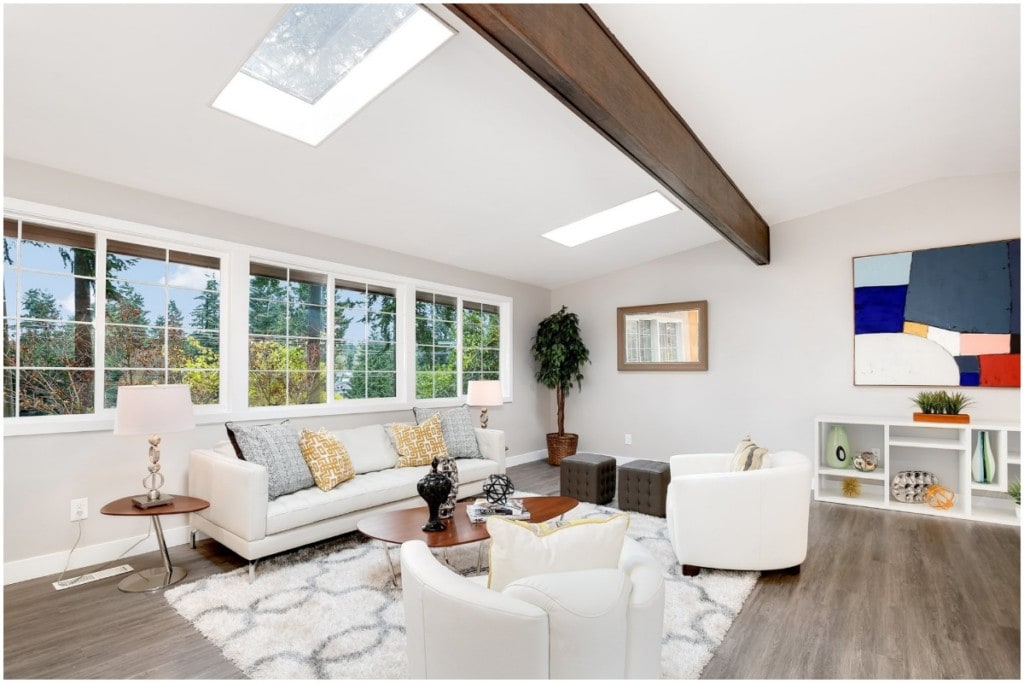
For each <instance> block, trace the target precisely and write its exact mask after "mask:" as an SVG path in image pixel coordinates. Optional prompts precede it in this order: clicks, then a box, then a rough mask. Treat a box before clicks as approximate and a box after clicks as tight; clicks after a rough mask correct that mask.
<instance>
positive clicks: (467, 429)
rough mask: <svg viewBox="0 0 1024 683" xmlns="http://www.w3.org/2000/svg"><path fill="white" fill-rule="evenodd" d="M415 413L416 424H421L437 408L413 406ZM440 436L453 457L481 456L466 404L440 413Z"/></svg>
mask: <svg viewBox="0 0 1024 683" xmlns="http://www.w3.org/2000/svg"><path fill="white" fill-rule="evenodd" d="M412 411H413V413H414V414H415V415H416V424H423V422H424V421H426V420H428V419H430V417H431V416H432V415H434V414H435V413H440V412H441V411H439V410H434V409H432V408H413V409H412ZM441 436H442V437H444V446H445V448H447V449H448V455H450V456H451V457H453V458H482V457H484V456H483V455H481V454H480V446H479V445H478V444H477V442H476V432H475V431H473V418H472V417H471V416H470V414H469V409H468V408H466V406H459V407H458V408H452V409H451V410H446V411H445V412H443V413H441Z"/></svg>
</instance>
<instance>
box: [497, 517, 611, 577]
mask: <svg viewBox="0 0 1024 683" xmlns="http://www.w3.org/2000/svg"><path fill="white" fill-rule="evenodd" d="M628 527H629V515H627V514H625V513H622V514H618V515H613V516H611V517H603V518H600V519H576V520H573V521H570V522H559V521H551V522H543V523H541V524H531V523H530V522H523V521H517V520H512V519H503V518H501V517H488V518H487V533H488V534H489V535H490V537H491V555H490V565H491V568H490V574H489V575H488V577H487V586H488V587H489V588H491V589H493V590H497V591H500V590H503V589H504V588H505V586H507V585H508V584H510V583H512V582H513V581H516V580H518V579H521V578H524V577H527V576H534V575H536V574H549V573H551V572H569V571H577V570H581V569H614V568H616V567H618V566H619V555H620V554H621V553H622V543H623V539H624V538H625V537H626V529H627V528H628Z"/></svg>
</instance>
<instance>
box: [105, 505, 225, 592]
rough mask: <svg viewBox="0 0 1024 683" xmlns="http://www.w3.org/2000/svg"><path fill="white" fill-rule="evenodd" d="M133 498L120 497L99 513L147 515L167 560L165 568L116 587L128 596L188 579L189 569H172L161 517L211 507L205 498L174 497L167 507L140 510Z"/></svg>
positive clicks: (146, 571)
mask: <svg viewBox="0 0 1024 683" xmlns="http://www.w3.org/2000/svg"><path fill="white" fill-rule="evenodd" d="M132 498H134V496H128V497H127V498H118V499H117V500H115V501H112V502H110V503H107V504H106V505H104V506H103V507H102V508H100V513H101V514H104V515H123V516H127V517H139V516H145V517H149V518H150V519H152V520H153V531H154V532H155V533H156V540H157V543H159V544H160V555H161V557H162V559H163V561H164V566H163V567H153V568H151V569H143V570H142V571H139V572H136V573H135V574H132V575H131V576H127V577H125V578H124V579H123V580H122V581H121V583H119V584H117V587H118V588H120V589H121V590H122V591H124V592H125V593H147V592H150V591H157V590H161V589H164V588H167V587H168V586H173V585H174V584H176V583H178V582H179V581H181V580H182V579H184V578H185V575H186V574H188V570H186V569H185V568H184V567H173V566H171V556H170V554H169V553H168V552H167V543H166V542H165V541H164V530H163V527H162V526H160V517H161V516H162V515H182V514H186V513H189V512H196V511H198V510H205V509H206V508H208V507H210V503H209V502H208V501H205V500H203V499H202V498H192V497H191V496H180V495H175V496H174V500H172V501H171V502H170V503H167V504H166V505H157V506H154V507H150V508H140V507H137V506H136V505H135V503H133V502H132Z"/></svg>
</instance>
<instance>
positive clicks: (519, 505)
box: [466, 498, 530, 524]
mask: <svg viewBox="0 0 1024 683" xmlns="http://www.w3.org/2000/svg"><path fill="white" fill-rule="evenodd" d="M466 514H468V515H469V521H471V522H473V523H474V524H477V523H480V522H483V521H485V520H486V519H487V518H488V517H490V516H491V515H501V516H502V517H507V518H508V519H530V511H529V510H527V509H526V508H524V507H523V501H522V499H520V498H509V499H508V500H507V501H506V502H504V503H491V502H488V501H487V499H486V498H477V499H476V500H475V501H473V504H472V505H467V506H466Z"/></svg>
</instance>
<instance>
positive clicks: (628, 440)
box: [626, 434, 633, 446]
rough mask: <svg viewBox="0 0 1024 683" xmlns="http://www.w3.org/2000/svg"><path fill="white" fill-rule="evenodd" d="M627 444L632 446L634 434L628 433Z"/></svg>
mask: <svg viewBox="0 0 1024 683" xmlns="http://www.w3.org/2000/svg"><path fill="white" fill-rule="evenodd" d="M626 445H627V446H632V445H633V435H632V434H626Z"/></svg>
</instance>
